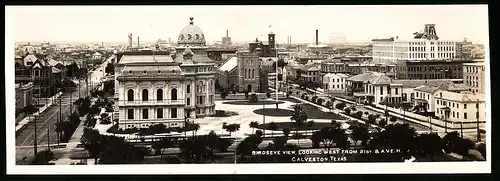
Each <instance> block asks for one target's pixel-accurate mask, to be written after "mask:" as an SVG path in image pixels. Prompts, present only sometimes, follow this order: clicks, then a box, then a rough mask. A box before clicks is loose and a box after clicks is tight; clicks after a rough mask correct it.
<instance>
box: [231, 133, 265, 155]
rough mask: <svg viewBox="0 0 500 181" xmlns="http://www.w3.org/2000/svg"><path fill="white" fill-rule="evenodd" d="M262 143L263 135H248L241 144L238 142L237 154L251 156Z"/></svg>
mask: <svg viewBox="0 0 500 181" xmlns="http://www.w3.org/2000/svg"><path fill="white" fill-rule="evenodd" d="M261 143H262V137H261V135H257V134H253V135H250V136H248V137H246V138H245V139H244V140H243V141H242V142H241V143H240V144H238V146H237V147H236V154H238V155H242V156H246V157H247V156H251V155H252V151H255V150H258V149H259V145H260V144H261Z"/></svg>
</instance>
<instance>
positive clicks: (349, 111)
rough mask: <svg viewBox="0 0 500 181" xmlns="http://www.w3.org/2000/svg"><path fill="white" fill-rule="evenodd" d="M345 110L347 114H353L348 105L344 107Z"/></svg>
mask: <svg viewBox="0 0 500 181" xmlns="http://www.w3.org/2000/svg"><path fill="white" fill-rule="evenodd" d="M344 112H345V114H347V115H349V114H351V109H349V108H348V107H346V108H345V109H344Z"/></svg>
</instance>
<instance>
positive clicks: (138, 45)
mask: <svg viewBox="0 0 500 181" xmlns="http://www.w3.org/2000/svg"><path fill="white" fill-rule="evenodd" d="M139 47H140V44H139V36H137V48H139Z"/></svg>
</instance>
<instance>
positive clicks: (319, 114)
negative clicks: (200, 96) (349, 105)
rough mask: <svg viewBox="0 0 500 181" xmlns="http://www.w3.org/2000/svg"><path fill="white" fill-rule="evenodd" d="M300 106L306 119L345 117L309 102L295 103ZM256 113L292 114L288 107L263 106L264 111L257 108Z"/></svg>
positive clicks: (268, 114)
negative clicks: (324, 110)
mask: <svg viewBox="0 0 500 181" xmlns="http://www.w3.org/2000/svg"><path fill="white" fill-rule="evenodd" d="M297 105H300V106H301V107H302V109H303V110H304V111H305V112H306V113H307V118H308V119H335V120H345V119H346V118H344V117H342V116H339V115H336V114H334V113H332V112H323V111H321V110H319V109H318V108H317V107H315V106H312V105H309V104H297ZM253 112H254V113H255V114H258V115H262V114H264V115H266V116H276V117H286V116H292V113H291V110H288V109H278V111H276V108H275V107H271V108H265V109H264V112H262V109H257V110H254V111H253Z"/></svg>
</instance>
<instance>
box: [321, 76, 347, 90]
mask: <svg viewBox="0 0 500 181" xmlns="http://www.w3.org/2000/svg"><path fill="white" fill-rule="evenodd" d="M347 77H348V76H347V75H346V74H341V73H336V74H334V73H328V74H325V75H324V76H323V89H324V91H325V92H326V93H344V92H345V90H346V87H347V86H346V79H347Z"/></svg>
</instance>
